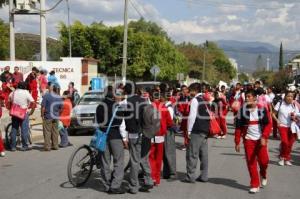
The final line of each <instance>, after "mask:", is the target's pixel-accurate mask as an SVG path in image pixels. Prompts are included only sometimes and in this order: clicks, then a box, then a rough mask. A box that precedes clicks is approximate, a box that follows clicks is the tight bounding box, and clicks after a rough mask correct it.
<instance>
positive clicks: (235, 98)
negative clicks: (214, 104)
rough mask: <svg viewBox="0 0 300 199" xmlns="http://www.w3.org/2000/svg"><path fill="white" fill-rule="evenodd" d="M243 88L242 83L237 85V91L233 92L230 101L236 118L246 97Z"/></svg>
mask: <svg viewBox="0 0 300 199" xmlns="http://www.w3.org/2000/svg"><path fill="white" fill-rule="evenodd" d="M241 86H242V85H241V83H237V84H236V86H235V91H234V92H233V94H232V95H231V97H230V100H229V105H230V108H231V111H232V112H233V115H234V116H236V114H237V113H238V110H239V108H240V107H241V106H242V105H243V102H244V100H245V96H244V93H243V92H242V88H241Z"/></svg>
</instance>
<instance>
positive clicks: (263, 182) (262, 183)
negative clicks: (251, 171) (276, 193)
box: [261, 178, 268, 187]
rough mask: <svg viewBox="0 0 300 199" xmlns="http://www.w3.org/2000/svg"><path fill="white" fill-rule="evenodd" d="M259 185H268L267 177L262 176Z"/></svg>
mask: <svg viewBox="0 0 300 199" xmlns="http://www.w3.org/2000/svg"><path fill="white" fill-rule="evenodd" d="M261 185H262V186H263V187H265V186H267V185H268V179H267V178H263V179H262V180H261Z"/></svg>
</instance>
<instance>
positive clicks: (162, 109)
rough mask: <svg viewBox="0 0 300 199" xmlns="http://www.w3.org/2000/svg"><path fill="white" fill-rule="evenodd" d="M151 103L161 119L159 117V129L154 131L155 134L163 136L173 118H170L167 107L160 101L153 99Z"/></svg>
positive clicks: (171, 123)
mask: <svg viewBox="0 0 300 199" xmlns="http://www.w3.org/2000/svg"><path fill="white" fill-rule="evenodd" d="M152 105H153V106H154V107H155V108H156V109H157V110H158V111H159V113H160V116H161V119H160V130H159V132H157V133H156V136H164V135H166V133H167V129H168V127H171V126H172V125H173V120H172V118H171V115H170V112H169V111H168V108H167V107H166V106H165V105H164V104H163V103H161V102H160V101H155V102H153V103H152Z"/></svg>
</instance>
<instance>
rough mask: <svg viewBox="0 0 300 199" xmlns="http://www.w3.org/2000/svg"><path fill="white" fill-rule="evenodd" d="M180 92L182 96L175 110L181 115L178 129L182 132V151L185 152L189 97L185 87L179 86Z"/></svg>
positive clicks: (187, 139) (187, 140)
mask: <svg viewBox="0 0 300 199" xmlns="http://www.w3.org/2000/svg"><path fill="white" fill-rule="evenodd" d="M181 92H182V94H181V96H180V97H179V100H178V105H177V110H178V111H179V112H180V113H181V115H182V117H183V118H182V121H181V125H180V129H181V131H183V137H184V146H183V148H182V150H185V149H186V146H187V145H188V143H189V138H188V132H187V121H188V116H189V113H190V101H191V98H190V96H189V89H188V87H187V86H185V85H183V86H181Z"/></svg>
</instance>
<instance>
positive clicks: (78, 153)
mask: <svg viewBox="0 0 300 199" xmlns="http://www.w3.org/2000/svg"><path fill="white" fill-rule="evenodd" d="M128 153H129V151H128ZM128 156H129V155H127V157H128ZM125 157H126V155H125ZM124 162H125V163H126V162H128V163H127V164H125V165H130V164H129V158H128V159H125V160H124ZM94 166H96V168H97V169H101V161H100V154H99V151H98V150H97V149H96V148H94V147H92V146H90V145H86V144H85V145H82V146H80V147H78V148H77V149H76V150H75V151H74V152H73V153H72V155H71V157H70V159H69V161H68V166H67V170H68V179H69V182H70V183H71V184H72V185H73V186H74V187H81V186H83V185H84V184H85V183H86V182H87V181H88V179H89V178H90V176H91V174H92V171H93V168H94ZM126 167H127V166H126ZM76 168H77V169H76ZM125 169H126V168H125Z"/></svg>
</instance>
